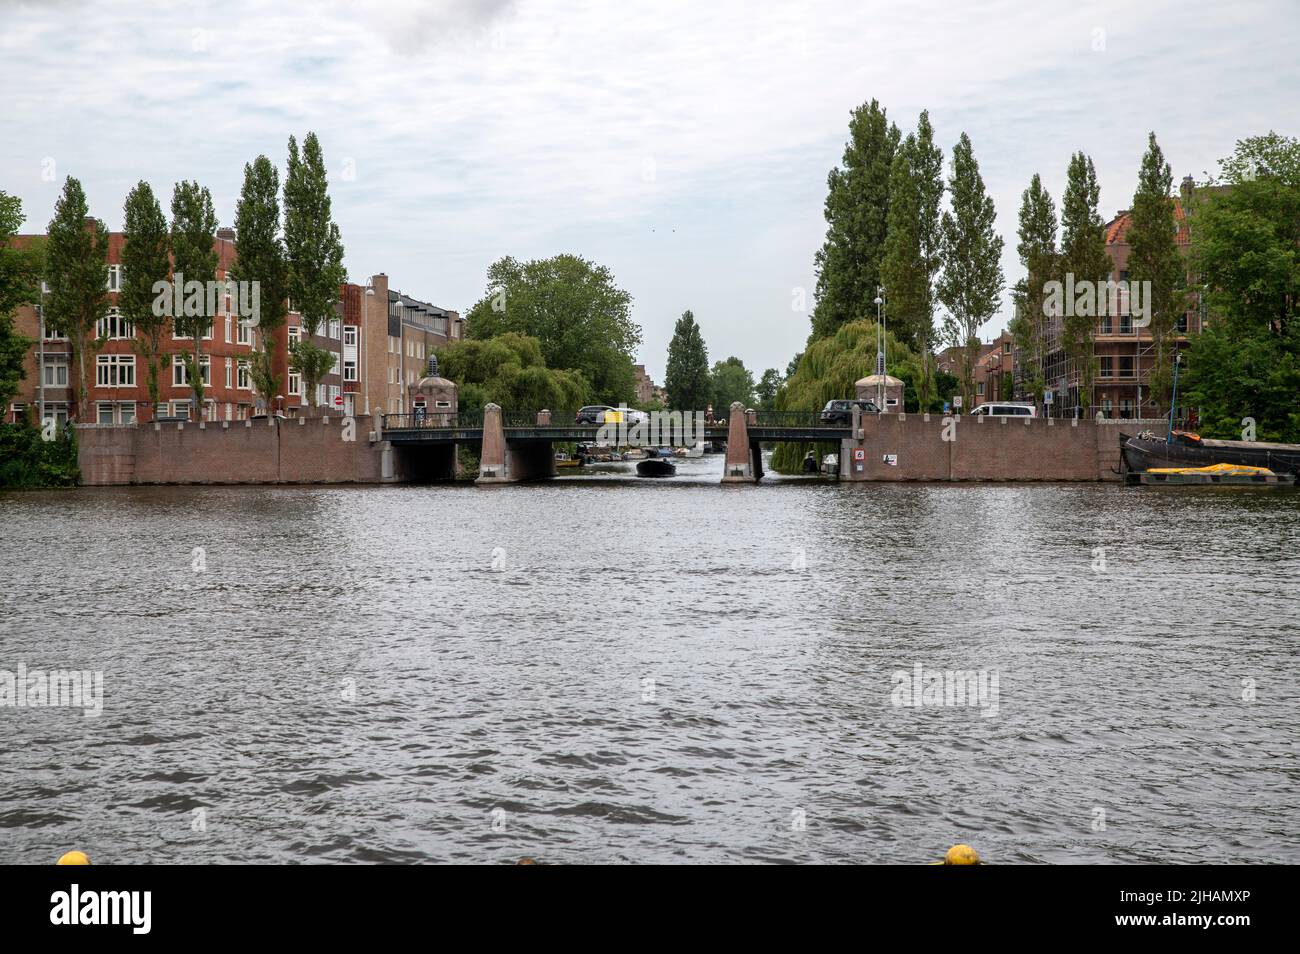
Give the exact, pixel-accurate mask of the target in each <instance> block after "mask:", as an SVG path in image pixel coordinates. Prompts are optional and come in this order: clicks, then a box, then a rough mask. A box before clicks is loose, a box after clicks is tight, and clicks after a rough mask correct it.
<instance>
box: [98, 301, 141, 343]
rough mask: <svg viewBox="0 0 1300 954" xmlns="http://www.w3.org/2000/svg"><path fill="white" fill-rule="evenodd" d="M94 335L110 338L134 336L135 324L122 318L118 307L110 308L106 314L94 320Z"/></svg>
mask: <svg viewBox="0 0 1300 954" xmlns="http://www.w3.org/2000/svg"><path fill="white" fill-rule="evenodd" d="M95 337H96V338H108V339H111V340H119V339H122V338H134V337H135V326H134V325H133V324H131V322H129V321H127V320H126V319H125V318H123V317H122V312H120V311H119V310H118V309H116V308H110V309H109V310H108V314H106V315H104V317H103V318H101V319H99V321H97V322H95Z"/></svg>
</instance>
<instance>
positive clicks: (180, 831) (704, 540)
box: [0, 457, 1300, 863]
mask: <svg viewBox="0 0 1300 954" xmlns="http://www.w3.org/2000/svg"><path fill="white" fill-rule="evenodd" d="M679 464H680V469H679V473H678V476H677V477H676V478H672V479H668V480H637V479H636V478H634V477H632V476H630V475H631V472H632V468H633V467H634V466H635V465H634V464H631V463H629V464H627V465H624V470H623V473H622V474H618V473H607V474H604V475H594V476H586V477H580V478H578V477H569V476H566V477H565V478H563V479H561V480H558V481H554V482H551V483H549V484H541V485H530V486H498V487H490V488H474V487H469V486H466V487H460V486H454V487H453V486H437V487H372V488H303V487H299V488H276V487H239V488H233V487H232V488H211V487H209V488H184V487H158V488H134V489H126V488H122V489H102V490H81V491H77V492H74V493H30V494H3V495H0V565H2V566H3V567H4V568H5V570H4V583H5V585H4V586H3V587H0V669H5V670H10V671H13V670H14V669H15V668H16V667H17V665H18V664H19V663H23V664H25V665H27V666H28V667H30V668H35V667H45V668H78V669H91V670H103V672H104V680H105V693H104V712H103V714H102V716H100V717H99V718H97V719H96V718H85V717H83V716H82V715H81V713H80V711H79V710H69V709H58V708H44V709H40V708H7V709H2V710H0V750H2V751H3V752H4V761H5V764H4V769H5V770H4V771H3V772H0V861H11V862H12V861H21V862H41V863H47V862H50V861H52V860H53V859H54V858H56V857H57V856H58V855H59V854H60V853H61V852H62V851H63V850H65V849H67V848H70V847H78V848H82V849H84V850H86V851H87V852H89V853H90V855H91V856H92V858H94V859H95V860H97V861H103V862H109V861H117V862H145V861H156V862H169V861H187V862H218V861H240V862H252V861H291V860H293V861H302V860H308V861H310V860H325V861H407V860H410V861H446V860H465V861H511V860H514V859H515V858H517V857H519V856H520V855H525V854H527V855H534V856H536V857H538V858H539V859H542V860H547V861H559V862H594V861H663V862H671V861H887V862H916V861H925V860H932V859H935V858H938V857H940V856H941V854H942V851H943V850H944V849H945V848H946V847H947V846H948V845H950V844H952V843H954V842H957V841H966V842H970V843H972V844H974V845H976V847H977V848H978V849H979V850H980V851H981V853H982V854H983V855H984V856H985V857H986V858H988V859H989V860H993V861H1000V862H1010V861H1053V862H1063V861H1085V862H1098V861H1118V862H1144V861H1148V862H1149V861H1157V860H1173V861H1186V862H1193V861H1288V862H1293V863H1294V862H1296V861H1300V844H1298V840H1297V835H1296V831H1297V830H1298V829H1300V824H1298V823H1300V806H1298V805H1297V801H1298V799H1297V796H1296V794H1295V793H1296V790H1297V789H1296V768H1295V765H1296V755H1297V749H1296V729H1295V714H1296V712H1297V710H1298V708H1300V707H1298V706H1297V702H1298V701H1300V699H1298V696H1300V693H1298V692H1297V683H1298V681H1300V680H1298V678H1297V677H1298V676H1300V673H1298V672H1297V663H1296V638H1297V637H1296V632H1297V615H1298V614H1297V607H1296V595H1295V594H1296V586H1295V579H1296V577H1297V571H1300V548H1298V547H1297V543H1300V531H1298V530H1297V528H1298V527H1300V494H1296V493H1294V492H1284V491H1262V492H1261V491H1250V490H1246V491H1237V490H1233V489H1228V488H1223V489H1210V490H1209V492H1205V491H1203V490H1199V489H1184V490H1151V489H1142V488H1121V487H1116V486H1098V485H1025V486H1011V485H1005V486H993V485H985V486H953V485H880V486H862V485H856V486H844V485H835V484H832V483H826V482H821V481H780V480H771V479H769V480H765V482H764V484H762V485H760V486H757V487H753V486H726V487H722V486H719V485H718V483H717V481H718V477H719V475H720V472H721V460H720V459H719V458H717V457H709V458H705V459H703V460H699V461H684V462H679ZM197 547H201V548H202V551H203V552H202V563H203V565H204V566H205V568H204V569H202V570H201V571H200V572H195V571H194V569H193V566H194V565H195V563H196V555H195V552H194V551H195V548H197ZM1098 548H1103V549H1098ZM1099 559H1100V562H1099ZM1102 565H1104V567H1105V569H1104V571H1101V570H1100V567H1101V566H1102ZM800 566H802V567H803V569H799V567H800ZM916 665H921V666H922V667H924V668H926V669H935V670H984V671H985V672H996V673H997V675H998V677H999V700H998V707H997V712H996V715H989V716H985V715H981V712H980V710H979V709H978V708H976V707H971V706H951V707H949V706H921V707H916V708H904V707H896V706H894V705H893V704H891V693H892V691H893V689H894V685H895V682H894V679H893V678H892V677H893V674H894V673H896V672H898V671H904V672H907V673H909V674H910V673H911V672H912V671H913V667H914V666H916ZM1252 691H1253V693H1254V700H1253V701H1246V700H1245V699H1243V696H1250V695H1251V694H1252ZM196 809H203V812H201V813H196V812H195V810H196ZM1099 809H1100V810H1101V811H1102V812H1103V814H1098V810H1099ZM801 821H802V822H803V824H802V826H801V824H800V822H801ZM1101 822H1104V826H1103V825H1102V824H1101ZM801 827H802V830H799V829H800V828H801ZM196 828H198V829H201V830H195V829H196Z"/></svg>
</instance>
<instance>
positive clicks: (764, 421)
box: [757, 410, 830, 427]
mask: <svg viewBox="0 0 1300 954" xmlns="http://www.w3.org/2000/svg"><path fill="white" fill-rule="evenodd" d="M757 415H758V419H757V424H758V426H759V427H829V426H830V425H828V424H823V423H822V417H821V415H822V412H821V411H762V410H760V411H758V412H757Z"/></svg>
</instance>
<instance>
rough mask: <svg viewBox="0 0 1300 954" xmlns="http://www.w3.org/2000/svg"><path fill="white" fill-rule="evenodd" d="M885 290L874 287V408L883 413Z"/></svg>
mask: <svg viewBox="0 0 1300 954" xmlns="http://www.w3.org/2000/svg"><path fill="white" fill-rule="evenodd" d="M884 296H885V289H884V288H882V287H881V286H879V285H877V286H876V407H877V408H879V409H880V411H881V413H882V414H883V413H884V411H885V297H884Z"/></svg>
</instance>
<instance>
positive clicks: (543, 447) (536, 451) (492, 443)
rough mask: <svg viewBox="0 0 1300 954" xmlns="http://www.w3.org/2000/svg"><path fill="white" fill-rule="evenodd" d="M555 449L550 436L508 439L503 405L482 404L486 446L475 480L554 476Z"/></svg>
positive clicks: (487, 481)
mask: <svg viewBox="0 0 1300 954" xmlns="http://www.w3.org/2000/svg"><path fill="white" fill-rule="evenodd" d="M555 474H556V469H555V452H554V450H553V449H552V447H551V442H550V441H547V440H529V441H513V442H510V441H507V440H506V434H505V427H504V426H503V425H502V422H501V406H500V405H499V404H489V405H487V407H485V408H483V450H482V453H481V454H480V455H479V465H478V480H476V481H474V482H475V483H476V484H506V483H514V482H516V481H520V480H546V479H548V478H550V477H554V476H555Z"/></svg>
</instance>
